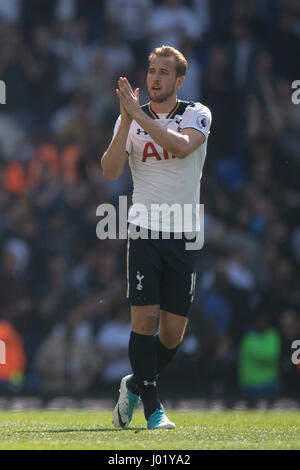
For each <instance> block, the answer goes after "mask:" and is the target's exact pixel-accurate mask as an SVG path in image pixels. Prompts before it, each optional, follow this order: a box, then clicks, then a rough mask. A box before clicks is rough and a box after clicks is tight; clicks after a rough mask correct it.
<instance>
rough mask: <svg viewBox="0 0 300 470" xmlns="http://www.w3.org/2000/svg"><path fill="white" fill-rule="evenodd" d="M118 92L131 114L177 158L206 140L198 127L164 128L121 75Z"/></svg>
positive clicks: (159, 143)
mask: <svg viewBox="0 0 300 470" xmlns="http://www.w3.org/2000/svg"><path fill="white" fill-rule="evenodd" d="M118 84H119V90H117V94H118V96H119V98H120V101H121V103H122V104H123V105H124V107H125V108H126V110H127V112H128V113H129V114H130V116H131V117H132V118H133V119H135V121H136V122H137V123H138V124H139V125H140V126H141V127H142V128H143V129H144V130H145V131H146V132H148V134H149V135H150V136H151V137H152V139H153V140H154V141H155V142H156V143H157V144H158V145H160V146H161V147H163V148H164V149H166V150H167V151H168V152H170V153H171V154H172V155H175V156H176V157H177V158H185V157H187V156H188V155H190V154H191V153H192V152H193V151H194V150H196V149H197V148H198V147H200V145H202V144H203V142H204V141H205V136H204V135H203V134H202V133H201V132H199V131H198V130H196V129H184V130H183V131H182V132H176V131H173V130H171V129H164V128H162V127H161V126H160V125H159V124H158V123H157V122H156V121H155V120H153V119H151V118H150V117H149V116H147V115H146V114H145V113H144V111H143V110H142V109H141V107H140V105H139V102H138V97H137V96H136V94H135V93H133V92H132V89H131V87H130V84H129V83H128V80H127V79H126V78H123V77H121V78H120V80H119V82H118Z"/></svg>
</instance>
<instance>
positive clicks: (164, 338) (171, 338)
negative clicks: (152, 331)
mask: <svg viewBox="0 0 300 470" xmlns="http://www.w3.org/2000/svg"><path fill="white" fill-rule="evenodd" d="M159 339H160V342H161V343H162V344H163V346H165V348H168V349H174V348H176V347H177V346H179V344H180V343H181V342H182V340H183V333H181V332H180V333H177V332H174V331H172V330H168V331H164V332H162V331H160V332H159Z"/></svg>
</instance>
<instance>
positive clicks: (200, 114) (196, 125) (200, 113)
mask: <svg viewBox="0 0 300 470" xmlns="http://www.w3.org/2000/svg"><path fill="white" fill-rule="evenodd" d="M211 119H212V118H211V112H210V110H209V109H208V108H207V107H206V106H203V105H201V104H200V103H195V105H194V106H188V107H187V109H186V111H185V113H184V118H183V122H182V125H181V128H182V129H188V128H191V129H196V130H197V131H200V132H202V134H204V136H205V137H206V138H207V137H208V136H209V133H210V125H211Z"/></svg>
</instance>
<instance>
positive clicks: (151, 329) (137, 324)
mask: <svg viewBox="0 0 300 470" xmlns="http://www.w3.org/2000/svg"><path fill="white" fill-rule="evenodd" d="M156 323H157V313H156V312H141V313H140V314H139V315H134V317H133V318H132V320H131V324H132V331H134V332H135V333H139V334H141V335H153V334H154V333H155V329H156Z"/></svg>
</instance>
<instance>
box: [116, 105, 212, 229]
mask: <svg viewBox="0 0 300 470" xmlns="http://www.w3.org/2000/svg"><path fill="white" fill-rule="evenodd" d="M142 109H143V110H144V112H145V113H146V114H147V115H148V116H150V117H151V118H153V119H157V120H158V122H159V124H160V125H161V126H163V127H165V128H169V129H172V130H173V131H177V132H181V131H182V130H183V129H187V128H192V129H196V130H198V131H200V132H202V134H203V135H204V136H205V142H204V143H203V144H202V145H201V146H200V147H198V148H197V149H196V150H195V151H194V152H192V153H191V154H190V155H188V156H187V157H186V158H183V159H180V158H176V157H175V156H174V155H171V154H170V153H169V152H167V151H166V150H165V149H163V148H162V147H161V146H160V145H158V144H157V143H156V142H155V141H154V140H153V139H152V138H151V137H150V135H149V134H148V133H147V132H146V131H145V130H144V129H142V128H141V127H140V125H139V124H138V123H137V122H136V121H134V120H133V121H132V123H131V126H130V129H129V133H128V138H127V142H126V151H127V153H128V156H129V165H130V168H131V173H132V179H133V196H132V202H133V205H132V206H131V207H130V209H129V214H128V221H129V222H131V223H132V224H135V225H140V226H141V227H144V228H148V229H150V228H151V229H152V230H155V231H171V232H195V231H199V230H200V220H199V206H198V204H199V203H200V201H199V198H200V181H201V176H202V169H203V165H204V161H205V157H206V148H207V139H208V135H209V132H210V125H211V112H210V110H209V109H208V108H207V107H206V106H204V105H202V104H201V103H194V102H187V101H180V100H177V103H176V106H175V108H174V109H173V110H172V111H171V112H170V113H169V114H156V113H155V112H154V111H153V110H152V109H151V106H150V103H148V104H146V105H143V106H142ZM120 120H121V116H119V118H118V120H117V122H116V125H115V128H114V134H115V133H116V131H117V128H118V126H119V124H120Z"/></svg>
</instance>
